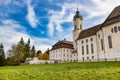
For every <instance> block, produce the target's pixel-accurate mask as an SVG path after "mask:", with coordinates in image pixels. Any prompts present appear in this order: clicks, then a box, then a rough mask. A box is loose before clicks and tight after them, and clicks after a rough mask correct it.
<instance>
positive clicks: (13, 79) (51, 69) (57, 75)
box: [0, 62, 120, 80]
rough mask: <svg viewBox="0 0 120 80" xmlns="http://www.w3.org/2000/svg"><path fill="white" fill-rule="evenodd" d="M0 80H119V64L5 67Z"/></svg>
mask: <svg viewBox="0 0 120 80" xmlns="http://www.w3.org/2000/svg"><path fill="white" fill-rule="evenodd" d="M0 80H120V62H85V63H62V64H41V65H25V66H5V67H0Z"/></svg>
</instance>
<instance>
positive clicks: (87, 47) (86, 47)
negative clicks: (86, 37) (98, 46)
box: [86, 45, 89, 54]
mask: <svg viewBox="0 0 120 80" xmlns="http://www.w3.org/2000/svg"><path fill="white" fill-rule="evenodd" d="M86 51H87V54H89V51H88V45H86Z"/></svg>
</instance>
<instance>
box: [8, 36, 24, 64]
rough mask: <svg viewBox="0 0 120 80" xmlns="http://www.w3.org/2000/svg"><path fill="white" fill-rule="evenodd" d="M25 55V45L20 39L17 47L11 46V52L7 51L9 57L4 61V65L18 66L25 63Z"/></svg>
mask: <svg viewBox="0 0 120 80" xmlns="http://www.w3.org/2000/svg"><path fill="white" fill-rule="evenodd" d="M9 53H10V54H9ZM25 54H26V51H25V43H24V40H23V38H21V40H20V41H19V43H18V44H17V45H13V46H12V47H11V50H9V51H8V55H9V57H8V58H7V59H6V63H7V64H8V65H19V64H20V63H21V62H24V61H25V58H26V56H25Z"/></svg>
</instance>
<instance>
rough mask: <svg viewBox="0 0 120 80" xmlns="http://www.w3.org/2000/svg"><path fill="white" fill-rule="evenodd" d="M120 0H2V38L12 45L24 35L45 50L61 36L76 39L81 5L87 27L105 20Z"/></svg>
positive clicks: (0, 10)
mask: <svg viewBox="0 0 120 80" xmlns="http://www.w3.org/2000/svg"><path fill="white" fill-rule="evenodd" d="M118 5H120V0H0V32H1V33H0V42H2V43H3V44H4V46H5V50H6V51H7V50H8V49H10V47H11V45H12V44H16V43H17V42H18V41H19V40H20V38H21V37H23V38H24V40H25V41H27V39H28V38H30V39H31V45H35V46H36V49H37V50H39V49H40V50H42V51H45V50H46V49H47V48H51V46H52V45H53V44H54V43H56V42H57V41H58V40H62V39H64V38H66V39H67V40H70V41H72V30H73V16H74V15H75V12H76V9H77V8H79V10H80V14H81V15H82V16H83V19H84V22H83V28H84V29H86V28H89V27H92V26H95V25H97V24H100V23H102V22H103V21H104V20H105V19H106V17H107V16H108V15H109V14H110V12H111V11H112V10H113V9H114V8H115V7H116V6H118Z"/></svg>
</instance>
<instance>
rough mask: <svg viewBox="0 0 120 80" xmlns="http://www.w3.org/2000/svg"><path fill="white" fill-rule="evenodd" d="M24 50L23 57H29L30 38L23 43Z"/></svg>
mask: <svg viewBox="0 0 120 80" xmlns="http://www.w3.org/2000/svg"><path fill="white" fill-rule="evenodd" d="M25 51H26V54H25V57H31V54H30V39H28V41H27V43H26V44H25Z"/></svg>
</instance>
